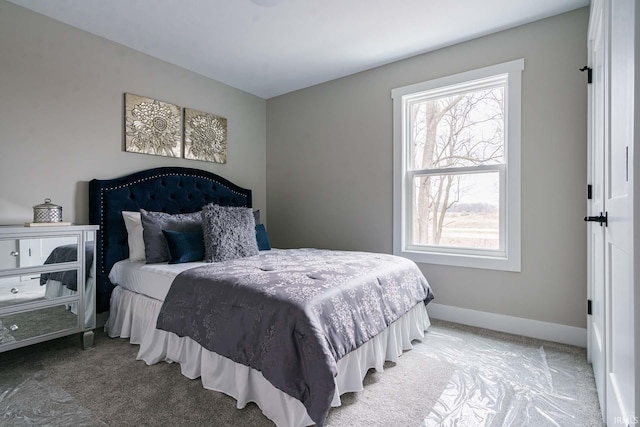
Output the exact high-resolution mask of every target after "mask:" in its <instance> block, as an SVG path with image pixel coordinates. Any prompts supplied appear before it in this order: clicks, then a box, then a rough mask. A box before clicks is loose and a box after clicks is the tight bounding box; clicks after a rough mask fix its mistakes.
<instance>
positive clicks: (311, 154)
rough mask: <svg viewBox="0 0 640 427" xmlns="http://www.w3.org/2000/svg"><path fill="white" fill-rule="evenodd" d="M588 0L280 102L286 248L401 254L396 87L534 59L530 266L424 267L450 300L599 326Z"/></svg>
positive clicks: (276, 122)
mask: <svg viewBox="0 0 640 427" xmlns="http://www.w3.org/2000/svg"><path fill="white" fill-rule="evenodd" d="M587 21H588V9H587V8H583V9H580V10H577V11H574V12H569V13H566V14H563V15H559V16H556V17H552V18H548V19H544V20H541V21H537V22H534V23H531V24H528V25H524V26H521V27H518V28H515V29H511V30H506V31H503V32H500V33H497V34H494V35H490V36H486V37H482V38H479V39H476V40H472V41H468V42H465V43H461V44H458V45H455V46H452V47H448V48H444V49H441V50H438V51H435V52H432V53H428V54H424V55H420V56H417V57H414V58H410V59H407V60H403V61H400V62H396V63H393V64H390V65H387V66H383V67H380V68H376V69H373V70H369V71H366V72H363V73H359V74H356V75H353V76H349V77H346V78H342V79H339V80H334V81H331V82H328V83H325V84H321V85H318V86H314V87H311V88H308V89H304V90H300V91H297V92H293V93H290V94H286V95H282V96H280V97H276V98H272V99H269V100H268V101H267V141H268V144H267V200H268V203H267V206H268V210H269V214H270V221H269V224H268V227H269V235H270V237H271V240H272V243H273V244H274V245H275V246H277V247H298V246H313V247H322V248H332V249H347V250H365V251H377V252H386V253H391V251H392V200H393V199H392V103H391V94H390V93H391V89H393V88H395V87H400V86H404V85H408V84H412V83H417V82H421V81H425V80H429V79H433V78H437V77H441V76H446V75H450V74H454V73H459V72H462V71H467V70H469V69H474V68H479V67H484V66H487V65H492V64H496V63H500V62H504V61H508V60H512V59H517V58H524V59H525V71H524V72H523V75H522V78H523V80H522V81H523V83H522V99H523V104H522V272H521V273H512V272H500V271H490V270H481V269H471V268H458V267H447V266H437V265H427V264H422V265H420V268H421V269H422V271H423V272H424V274H425V276H426V277H427V279H428V280H429V282H430V283H431V285H432V287H433V289H434V292H435V295H436V302H437V303H440V304H445V305H451V306H456V307H462V308H468V309H473V310H480V311H486V312H492V313H499V314H504V315H509V316H516V317H522V318H528V319H534V320H540V321H546V322H552V323H558V324H564V325H569V326H576V327H585V326H586V319H585V317H586V316H585V300H586V269H587V266H586V228H585V224H584V223H583V221H582V217H583V216H584V212H585V206H586V201H585V180H586V163H587V160H586V138H587V135H586V129H587V113H586V102H587V98H586V93H587V87H586V84H585V83H586V76H584V75H583V74H581V73H580V72H578V68H580V67H582V66H583V65H585V64H586V63H587V49H586V40H587V37H586V35H587Z"/></svg>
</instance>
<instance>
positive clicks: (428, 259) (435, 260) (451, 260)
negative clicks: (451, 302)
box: [394, 250, 520, 272]
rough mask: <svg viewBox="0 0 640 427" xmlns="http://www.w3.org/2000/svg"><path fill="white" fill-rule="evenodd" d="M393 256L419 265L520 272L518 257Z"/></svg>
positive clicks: (402, 252) (409, 253) (406, 252)
mask: <svg viewBox="0 0 640 427" xmlns="http://www.w3.org/2000/svg"><path fill="white" fill-rule="evenodd" d="M394 255H398V256H401V257H404V258H408V259H410V260H412V261H414V262H416V263H421V264H439V265H450V266H454V267H469V268H482V269H486V270H500V271H513V272H520V257H519V256H514V255H511V257H491V256H486V255H468V254H452V253H438V252H425V251H410V250H400V251H394Z"/></svg>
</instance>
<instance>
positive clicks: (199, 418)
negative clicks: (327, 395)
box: [0, 320, 603, 427]
mask: <svg viewBox="0 0 640 427" xmlns="http://www.w3.org/2000/svg"><path fill="white" fill-rule="evenodd" d="M137 351H138V346H136V345H131V344H129V342H128V341H127V340H124V339H111V338H108V337H107V336H106V335H105V334H104V333H103V332H101V331H96V337H95V344H94V347H93V348H91V349H88V350H84V351H83V350H81V347H80V342H79V338H78V337H77V336H75V337H66V338H61V339H58V340H54V341H50V342H47V343H41V344H37V345H34V346H31V347H27V348H22V349H17V350H13V351H10V352H7V353H0V413H2V414H3V415H2V418H0V424H2V425H10V426H28V425H51V426H67V425H74V426H75V425H82V426H103V425H108V426H134V425H135V426H205V425H206V426H243V427H244V426H247V427H252V426H255V427H257V426H273V423H271V422H270V421H269V420H268V419H267V418H265V417H264V416H263V415H262V413H261V412H260V410H259V409H258V408H257V406H256V405H254V404H249V405H248V406H247V407H246V408H244V409H242V410H239V409H237V408H236V406H235V401H234V400H233V399H232V398H230V397H228V396H226V395H224V394H221V393H217V392H213V391H209V390H205V389H203V388H202V385H201V383H200V380H189V379H187V378H186V377H184V376H182V374H181V373H180V368H179V366H177V365H176V364H166V363H159V364H156V365H153V366H147V365H145V363H144V362H142V361H137V360H135V358H136V353H137ZM342 403H343V404H342V406H341V407H339V408H334V409H332V411H331V412H330V414H329V417H328V419H327V423H326V425H327V426H329V427H338V426H436V425H451V426H453V425H458V426H476V425H477V426H485V425H487V426H488V425H492V426H493V425H517V426H523V425H530V426H536V427H537V426H545V425H560V426H563V427H564V426H574V425H575V426H602V425H603V424H602V422H601V421H600V417H599V412H600V410H599V407H598V399H597V396H596V393H595V384H594V381H593V372H592V369H591V366H590V365H588V364H587V363H586V352H585V350H584V349H581V348H576V347H571V346H565V345H561V344H556V343H549V342H544V341H539V340H533V339H528V338H523V337H517V336H513V335H508V334H501V333H497V332H492V331H486V330H482V329H477V328H472V327H467V326H462V325H457V324H453V323H448V322H442V321H437V320H433V325H432V327H431V329H430V331H429V333H427V336H426V338H425V340H424V342H422V343H418V342H416V343H415V346H414V349H413V350H411V351H408V352H406V353H405V354H404V355H403V356H402V357H401V358H400V361H399V363H398V364H397V365H396V364H393V363H387V364H386V365H385V371H384V372H383V373H376V372H374V371H370V372H369V373H368V374H367V376H366V378H365V389H364V391H362V392H360V393H348V394H346V395H343V397H342Z"/></svg>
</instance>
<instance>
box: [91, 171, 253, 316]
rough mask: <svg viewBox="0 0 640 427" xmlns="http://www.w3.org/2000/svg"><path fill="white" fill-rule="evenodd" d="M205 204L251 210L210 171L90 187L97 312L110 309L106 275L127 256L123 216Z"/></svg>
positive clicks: (241, 192)
mask: <svg viewBox="0 0 640 427" xmlns="http://www.w3.org/2000/svg"><path fill="white" fill-rule="evenodd" d="M208 203H216V204H219V205H225V206H246V207H251V190H247V189H244V188H241V187H238V186H237V185H235V184H233V183H231V182H229V181H227V180H226V179H224V178H222V177H219V176H218V175H215V174H213V173H211V172H207V171H203V170H198V169H190V168H179V167H162V168H156V169H149V170H145V171H141V172H136V173H134V174H131V175H127V176H123V177H121V178H115V179H108V180H99V179H94V180H92V181H90V182H89V222H90V223H91V224H97V225H99V226H100V231H99V232H98V238H97V242H96V243H97V259H96V276H97V277H96V284H97V293H96V300H97V301H96V309H97V311H98V313H101V312H103V311H106V310H108V309H109V300H110V298H111V291H112V290H113V284H112V283H111V282H110V281H109V278H108V275H109V271H110V270H111V267H113V264H115V263H116V262H118V261H120V260H123V259H126V258H128V257H129V245H128V244H127V230H126V228H125V226H124V220H123V219H122V213H121V212H122V211H137V210H139V209H140V208H143V209H146V210H149V211H160V212H167V213H171V214H175V213H185V212H196V211H199V210H200V209H202V207H203V206H204V205H206V204H208Z"/></svg>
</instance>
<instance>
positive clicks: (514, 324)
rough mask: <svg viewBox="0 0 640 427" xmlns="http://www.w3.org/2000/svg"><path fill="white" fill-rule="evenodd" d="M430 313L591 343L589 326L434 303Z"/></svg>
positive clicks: (564, 340)
mask: <svg viewBox="0 0 640 427" xmlns="http://www.w3.org/2000/svg"><path fill="white" fill-rule="evenodd" d="M427 313H428V314H429V317H431V318H434V319H440V320H446V321H448V322H454V323H461V324H463V325H470V326H476V327H478V328H484V329H491V330H492V331H499V332H506V333H509V334H515V335H522V336H525V337H531V338H538V339H542V340H547V341H553V342H559V343H562V344H569V345H575V346H578V347H586V346H587V330H586V329H585V328H576V327H575V326H567V325H561V324H558V323H549V322H541V321H539V320H531V319H524V318H522V317H513V316H505V315H503V314H496V313H488V312H485V311H477V310H469V309H467V308H460V307H453V306H450V305H442V304H433V303H431V304H429V305H427Z"/></svg>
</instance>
